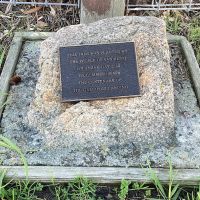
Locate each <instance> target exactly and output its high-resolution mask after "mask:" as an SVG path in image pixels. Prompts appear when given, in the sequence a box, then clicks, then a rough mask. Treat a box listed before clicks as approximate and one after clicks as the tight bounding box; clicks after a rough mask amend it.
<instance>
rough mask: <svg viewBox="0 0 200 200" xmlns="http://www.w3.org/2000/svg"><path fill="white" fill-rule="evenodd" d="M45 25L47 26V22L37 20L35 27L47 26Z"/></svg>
mask: <svg viewBox="0 0 200 200" xmlns="http://www.w3.org/2000/svg"><path fill="white" fill-rule="evenodd" d="M47 26H48V24H47V23H45V22H43V21H38V22H37V27H38V28H45V27H47Z"/></svg>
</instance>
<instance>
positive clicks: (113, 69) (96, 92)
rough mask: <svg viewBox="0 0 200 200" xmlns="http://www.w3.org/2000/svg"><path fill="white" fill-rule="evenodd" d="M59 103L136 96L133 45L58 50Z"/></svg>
mask: <svg viewBox="0 0 200 200" xmlns="http://www.w3.org/2000/svg"><path fill="white" fill-rule="evenodd" d="M60 68H61V84H62V101H63V102H67V101H80V100H94V99H106V98H119V97H129V96H139V95H140V87H139V80H138V70H137V60H136V52H135V45H134V43H133V42H126V43H112V44H98V45H82V46H69V47H61V48H60Z"/></svg>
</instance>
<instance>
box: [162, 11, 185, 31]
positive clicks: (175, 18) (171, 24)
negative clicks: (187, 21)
mask: <svg viewBox="0 0 200 200" xmlns="http://www.w3.org/2000/svg"><path fill="white" fill-rule="evenodd" d="M164 20H165V22H166V26H167V31H169V32H170V33H171V34H174V35H177V34H179V33H180V32H181V30H182V23H183V22H182V18H181V15H180V14H179V13H178V12H174V13H170V12H168V14H167V15H165V16H164Z"/></svg>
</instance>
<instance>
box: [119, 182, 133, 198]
mask: <svg viewBox="0 0 200 200" xmlns="http://www.w3.org/2000/svg"><path fill="white" fill-rule="evenodd" d="M130 184H131V182H130V181H127V180H125V179H123V180H122V181H121V185H120V191H119V194H118V197H119V199H120V200H125V199H126V198H127V196H128V191H129V185H130Z"/></svg>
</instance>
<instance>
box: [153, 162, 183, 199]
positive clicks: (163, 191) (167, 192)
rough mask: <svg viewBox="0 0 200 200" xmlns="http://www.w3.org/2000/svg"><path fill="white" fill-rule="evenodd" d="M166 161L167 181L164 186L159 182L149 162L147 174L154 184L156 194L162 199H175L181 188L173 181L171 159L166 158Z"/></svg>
mask: <svg viewBox="0 0 200 200" xmlns="http://www.w3.org/2000/svg"><path fill="white" fill-rule="evenodd" d="M168 162H169V183H168V185H166V186H164V185H163V184H162V183H161V181H160V180H159V178H158V176H157V174H156V172H155V171H154V170H153V169H152V168H151V166H150V164H149V176H150V179H151V181H152V182H153V184H154V185H155V187H156V190H157V192H158V194H159V195H160V196H161V197H162V198H163V199H164V200H177V199H178V197H179V194H180V192H181V190H182V189H181V188H180V187H179V186H180V185H179V184H175V183H174V177H175V174H174V172H173V167H172V162H171V159H168Z"/></svg>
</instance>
